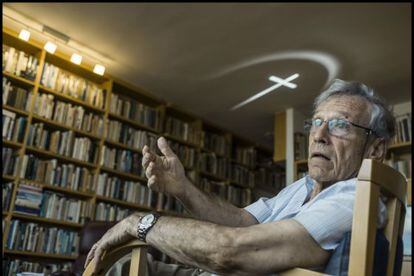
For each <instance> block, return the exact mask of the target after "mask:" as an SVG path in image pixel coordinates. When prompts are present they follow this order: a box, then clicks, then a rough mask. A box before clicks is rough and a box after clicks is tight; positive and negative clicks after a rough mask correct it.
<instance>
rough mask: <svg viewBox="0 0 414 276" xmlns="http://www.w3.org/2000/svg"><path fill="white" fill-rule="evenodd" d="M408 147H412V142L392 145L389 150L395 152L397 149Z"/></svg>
mask: <svg viewBox="0 0 414 276" xmlns="http://www.w3.org/2000/svg"><path fill="white" fill-rule="evenodd" d="M408 147H411V142H403V143H398V144H393V145H390V146H389V147H388V150H395V149H401V148H408Z"/></svg>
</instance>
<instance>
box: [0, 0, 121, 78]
mask: <svg viewBox="0 0 414 276" xmlns="http://www.w3.org/2000/svg"><path fill="white" fill-rule="evenodd" d="M16 23H17V24H16ZM3 26H6V27H7V28H10V29H11V30H13V31H16V29H17V28H18V30H20V29H25V30H28V31H30V32H31V34H32V37H33V39H37V41H39V42H40V43H45V42H47V41H53V42H54V43H53V44H54V45H55V46H56V48H57V47H59V51H61V52H62V53H64V54H67V55H71V54H72V53H74V52H75V53H77V54H78V55H80V56H82V58H81V61H82V62H83V63H85V61H86V63H87V64H90V65H91V66H93V64H106V65H108V64H113V63H114V61H113V60H112V59H111V58H110V57H107V56H106V55H103V54H101V53H99V52H97V51H95V50H93V49H91V48H89V47H88V46H86V45H85V44H82V43H80V42H77V41H75V40H73V39H72V38H71V37H69V36H67V35H65V34H63V33H61V32H59V31H57V30H55V29H53V28H51V27H49V26H46V25H44V24H41V23H39V22H37V21H35V20H33V19H31V18H28V17H26V16H24V15H22V14H20V13H18V12H16V11H14V10H13V9H11V8H9V7H7V6H3ZM39 38H40V39H39ZM47 47H50V46H47ZM45 49H46V48H45ZM52 49H53V48H52V47H51V48H50V50H52ZM46 50H47V49H46ZM47 51H48V50H47ZM55 51H56V49H55ZM48 52H54V51H48ZM71 61H72V62H73V60H72V59H71ZM74 63H76V62H74ZM76 64H77V63H76ZM103 68H104V69H103V72H104V71H105V67H103ZM99 70H100V72H102V69H99Z"/></svg>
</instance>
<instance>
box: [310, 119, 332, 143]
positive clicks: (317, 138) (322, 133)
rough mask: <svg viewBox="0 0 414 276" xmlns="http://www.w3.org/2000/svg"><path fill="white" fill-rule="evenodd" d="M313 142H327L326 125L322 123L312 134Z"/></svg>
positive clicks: (327, 132)
mask: <svg viewBox="0 0 414 276" xmlns="http://www.w3.org/2000/svg"><path fill="white" fill-rule="evenodd" d="M312 135H313V141H314V142H319V143H325V144H326V143H328V141H329V128H328V123H327V122H323V123H322V125H321V126H320V127H318V128H316V130H315V131H314V132H313V134H312Z"/></svg>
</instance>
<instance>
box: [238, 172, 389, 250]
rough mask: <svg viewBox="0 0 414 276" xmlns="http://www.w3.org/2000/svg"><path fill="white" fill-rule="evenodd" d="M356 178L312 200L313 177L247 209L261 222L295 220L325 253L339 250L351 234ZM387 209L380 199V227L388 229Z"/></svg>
mask: <svg viewBox="0 0 414 276" xmlns="http://www.w3.org/2000/svg"><path fill="white" fill-rule="evenodd" d="M356 181H357V179H356V178H352V179H348V180H345V181H339V182H337V183H335V184H333V185H331V186H329V187H327V188H325V189H323V190H322V191H321V192H320V193H319V194H318V195H316V196H315V197H314V198H313V199H312V200H309V201H308V202H306V203H305V204H303V203H304V202H305V201H306V200H307V199H308V198H310V196H311V193H312V190H313V186H314V182H313V180H312V179H311V178H310V177H309V175H307V176H305V177H303V178H301V179H299V180H298V181H296V182H294V183H293V184H291V185H289V186H287V187H286V188H284V189H283V190H282V191H280V192H279V193H278V194H277V195H276V196H275V197H273V198H270V199H268V198H260V199H259V200H257V201H256V202H255V203H253V204H251V205H249V206H247V207H245V210H246V211H248V212H249V213H251V214H252V215H253V216H254V217H255V218H256V219H257V220H258V222H259V223H267V222H274V221H278V220H284V219H294V220H296V221H297V222H299V223H300V224H302V225H303V226H304V227H305V229H306V230H307V231H308V233H309V234H310V235H311V236H312V237H313V238H314V239H315V241H316V242H317V243H318V244H319V245H320V246H321V247H322V248H323V249H325V250H333V249H335V248H336V247H337V246H338V245H339V243H340V241H341V239H342V237H343V235H344V234H345V233H346V232H349V231H351V228H352V210H353V207H354V200H355V190H356ZM386 220H387V211H386V206H385V204H384V203H383V201H382V200H381V199H380V201H379V208H378V228H382V227H384V226H385V224H386Z"/></svg>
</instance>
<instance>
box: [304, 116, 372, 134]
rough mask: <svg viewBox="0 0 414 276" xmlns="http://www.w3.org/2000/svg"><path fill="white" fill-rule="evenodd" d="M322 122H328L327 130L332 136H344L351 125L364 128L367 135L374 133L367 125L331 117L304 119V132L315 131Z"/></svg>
mask: <svg viewBox="0 0 414 276" xmlns="http://www.w3.org/2000/svg"><path fill="white" fill-rule="evenodd" d="M324 122H327V123H328V131H329V134H331V135H333V136H339V137H342V136H346V135H348V134H349V132H350V129H351V125H352V126H354V127H358V128H362V129H364V130H365V132H366V134H367V135H371V134H375V132H374V131H373V130H372V129H370V128H367V127H363V126H360V125H357V124H354V123H352V122H350V121H348V120H346V119H339V118H332V119H329V120H322V119H321V118H315V119H311V120H306V121H305V125H304V129H305V131H306V132H311V133H313V132H315V131H316V130H317V129H319V128H320V127H321V126H322V124H323V123H324Z"/></svg>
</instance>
